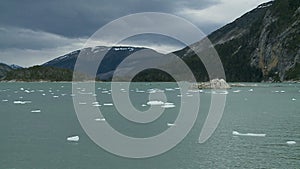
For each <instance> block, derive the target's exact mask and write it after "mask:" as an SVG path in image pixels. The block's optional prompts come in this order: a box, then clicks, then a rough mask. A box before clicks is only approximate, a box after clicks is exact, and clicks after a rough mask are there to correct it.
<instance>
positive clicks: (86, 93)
mask: <svg viewBox="0 0 300 169" xmlns="http://www.w3.org/2000/svg"><path fill="white" fill-rule="evenodd" d="M78 93H79V94H82V95H91V94H93V93H92V92H78Z"/></svg>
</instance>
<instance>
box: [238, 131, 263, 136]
mask: <svg viewBox="0 0 300 169" xmlns="http://www.w3.org/2000/svg"><path fill="white" fill-rule="evenodd" d="M232 135H235V136H252V137H265V136H266V134H256V133H239V132H237V131H233V132H232Z"/></svg>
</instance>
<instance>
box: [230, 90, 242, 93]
mask: <svg viewBox="0 0 300 169" xmlns="http://www.w3.org/2000/svg"><path fill="white" fill-rule="evenodd" d="M232 92H233V93H239V92H241V90H234V91H232Z"/></svg>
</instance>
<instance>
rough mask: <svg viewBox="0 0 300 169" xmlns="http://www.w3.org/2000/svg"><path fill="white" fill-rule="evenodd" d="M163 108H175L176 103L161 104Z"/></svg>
mask: <svg viewBox="0 0 300 169" xmlns="http://www.w3.org/2000/svg"><path fill="white" fill-rule="evenodd" d="M161 107H162V108H174V107H175V105H174V104H164V105H162V106H161Z"/></svg>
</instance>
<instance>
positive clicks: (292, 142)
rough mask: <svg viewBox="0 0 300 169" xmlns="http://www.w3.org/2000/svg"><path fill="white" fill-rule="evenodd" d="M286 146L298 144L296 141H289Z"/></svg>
mask: <svg viewBox="0 0 300 169" xmlns="http://www.w3.org/2000/svg"><path fill="white" fill-rule="evenodd" d="M286 144H288V145H293V144H296V141H287V142H286Z"/></svg>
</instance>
